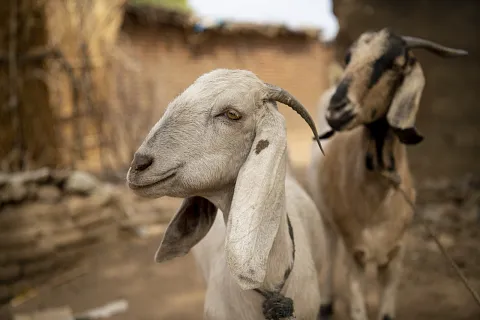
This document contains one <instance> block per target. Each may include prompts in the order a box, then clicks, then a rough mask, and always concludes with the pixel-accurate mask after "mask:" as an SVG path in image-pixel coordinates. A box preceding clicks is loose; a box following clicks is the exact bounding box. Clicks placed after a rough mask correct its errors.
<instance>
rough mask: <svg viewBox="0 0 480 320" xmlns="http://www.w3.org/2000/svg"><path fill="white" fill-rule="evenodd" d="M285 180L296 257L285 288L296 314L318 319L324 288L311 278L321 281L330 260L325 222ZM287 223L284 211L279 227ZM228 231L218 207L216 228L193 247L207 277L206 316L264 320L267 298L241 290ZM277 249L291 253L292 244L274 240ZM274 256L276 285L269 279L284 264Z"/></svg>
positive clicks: (278, 274)
mask: <svg viewBox="0 0 480 320" xmlns="http://www.w3.org/2000/svg"><path fill="white" fill-rule="evenodd" d="M285 184H286V185H285V189H286V211H287V213H288V217H289V219H290V221H291V224H292V228H293V230H294V239H295V261H294V265H293V269H292V272H291V274H290V276H289V278H288V280H287V282H286V284H285V287H284V289H283V291H282V294H284V295H285V296H286V297H290V298H292V299H293V301H294V308H295V315H296V317H297V319H305V320H309V319H311V320H314V319H316V317H317V314H318V310H319V307H320V304H321V301H320V291H321V290H320V289H319V286H318V285H314V286H312V283H318V278H317V271H318V270H320V264H321V263H323V264H325V263H327V261H325V260H326V259H327V258H326V256H325V255H326V248H325V245H326V241H325V239H324V230H323V223H322V220H321V216H320V214H312V213H315V212H317V213H318V211H317V209H316V207H315V204H314V202H313V201H312V200H311V198H310V197H309V196H308V195H307V194H306V193H305V191H304V190H303V189H302V188H301V187H300V186H299V184H298V182H297V181H295V180H294V178H292V177H291V176H290V174H287V178H286V182H285ZM286 228H287V222H286V217H284V219H282V225H281V226H280V229H279V233H280V230H286ZM225 231H226V227H225V220H224V217H223V214H222V213H221V211H219V212H218V213H217V217H216V220H215V222H214V224H213V226H212V229H211V230H210V231H209V233H208V234H207V236H206V237H205V238H204V239H203V240H202V241H201V242H200V243H198V245H196V246H195V247H194V248H193V249H192V251H193V254H194V256H195V258H196V261H197V264H198V266H199V267H200V269H201V271H202V274H203V276H204V279H205V281H206V283H207V292H206V297H205V314H204V318H205V319H209V320H223V319H238V320H263V319H264V317H263V314H262V303H263V301H264V298H263V297H262V296H261V295H260V294H259V293H257V292H255V291H253V290H242V289H241V288H240V287H239V286H238V284H237V283H236V282H235V280H234V279H233V277H232V276H231V275H230V272H229V269H228V266H227V262H226V257H225V250H224V242H225ZM273 250H286V251H287V252H285V254H288V255H290V254H291V248H288V250H287V248H283V249H282V248H275V246H274V248H272V251H273ZM270 260H272V259H269V267H268V271H267V278H266V280H265V282H266V283H265V286H266V287H269V286H275V285H278V282H277V283H275V282H273V281H271V280H270V279H278V278H281V277H283V274H284V273H285V266H284V265H282V264H280V263H277V262H276V261H270ZM267 282H271V283H267Z"/></svg>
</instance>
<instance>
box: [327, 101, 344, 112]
mask: <svg viewBox="0 0 480 320" xmlns="http://www.w3.org/2000/svg"><path fill="white" fill-rule="evenodd" d="M347 104H348V100H347V99H344V100H342V101H339V102H337V103H335V104H330V110H332V111H335V112H337V111H342V110H343V109H344V108H345V107H346V106H347Z"/></svg>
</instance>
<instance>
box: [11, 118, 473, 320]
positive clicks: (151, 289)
mask: <svg viewBox="0 0 480 320" xmlns="http://www.w3.org/2000/svg"><path fill="white" fill-rule="evenodd" d="M300 136H302V137H305V136H310V133H309V132H308V128H307V127H305V128H303V127H302V129H301V130H296V131H294V132H293V134H291V133H289V146H290V155H291V157H292V159H293V162H294V163H295V165H297V166H299V167H304V165H305V164H306V160H308V155H307V154H308V153H309V148H310V145H309V144H310V142H305V143H298V144H297V143H295V142H296V141H295V140H297V139H296V138H297V137H300ZM292 140H294V141H292ZM297 141H305V139H298V140H297ZM302 172H303V171H302V170H300V171H299V173H298V176H299V177H300V180H301V181H302ZM465 181H466V182H465ZM432 190H433V191H432ZM125 192H128V191H125ZM419 193H420V199H421V201H420V202H419V213H420V216H422V217H425V218H427V219H428V220H429V221H431V222H432V223H433V226H434V227H435V230H437V232H438V233H439V236H440V238H441V241H442V243H444V245H445V246H446V247H447V248H448V251H449V252H450V253H451V255H452V256H453V258H454V259H455V261H456V262H457V263H458V264H459V265H460V267H461V268H462V270H463V271H464V272H465V274H466V276H467V277H468V278H469V280H470V281H471V283H472V285H473V287H474V288H475V289H476V290H477V291H480V219H479V212H480V201H479V199H480V196H479V195H480V183H479V181H478V179H477V181H476V182H475V183H473V182H472V181H471V179H470V180H468V179H467V180H462V181H460V184H457V185H454V186H453V187H452V183H451V182H449V181H443V182H442V181H436V182H435V181H434V182H431V183H430V185H429V186H428V185H427V186H426V187H425V190H422V189H420V190H419ZM165 201H170V202H172V201H173V202H174V203H173V204H174V206H173V207H176V206H175V201H177V203H178V204H179V203H180V202H179V201H178V200H172V199H166V200H165ZM169 206H170V208H171V207H172V206H171V203H169ZM172 213H173V212H172ZM408 237H409V250H408V253H407V257H406V259H405V272H404V276H403V278H402V281H401V284H400V289H399V295H398V309H397V310H398V317H397V319H416V320H423V319H425V320H427V319H438V320H447V319H448V320H450V319H457V320H467V319H468V320H474V319H480V307H479V306H477V305H476V304H475V302H474V300H473V299H472V297H471V296H470V294H469V292H468V291H467V290H466V288H465V287H464V286H463V284H462V283H461V281H460V280H459V279H458V278H457V276H456V275H455V273H454V272H453V270H452V269H451V267H450V266H449V265H448V264H447V262H446V260H445V259H444V257H443V256H442V255H441V253H440V252H439V250H438V249H437V248H436V246H435V244H434V243H433V241H432V240H431V239H429V238H428V237H427V236H426V233H425V232H424V230H423V228H422V226H421V225H419V224H418V222H416V223H415V225H414V226H413V227H412V228H411V230H410V232H409V236H408ZM160 240H161V235H156V236H153V237H149V238H144V239H138V238H137V239H129V240H119V241H117V242H115V243H110V244H108V245H105V246H103V247H100V248H97V249H96V250H95V253H94V254H91V255H89V257H88V258H87V262H88V264H89V271H88V273H87V274H86V275H85V276H82V277H80V278H77V279H76V280H74V281H73V282H70V283H68V284H65V285H63V286H60V287H57V288H55V289H53V290H51V291H50V292H47V293H42V294H40V295H39V296H37V297H36V298H33V299H32V300H30V301H28V302H26V303H24V304H23V305H21V306H20V307H17V308H16V309H15V311H33V310H38V309H43V308H47V307H55V306H63V305H69V306H70V307H71V308H72V309H73V310H74V312H76V313H78V312H82V311H84V310H88V309H91V308H95V307H99V306H102V305H104V304H106V303H109V302H111V301H113V300H115V299H119V298H124V299H126V300H127V301H128V303H129V307H128V310H127V311H126V312H125V313H122V314H117V315H115V316H113V317H111V318H110V319H111V320H154V319H155V320H160V319H168V320H175V319H178V320H180V319H182V320H193V319H202V309H203V299H204V288H205V287H204V283H203V280H202V279H201V278H200V274H199V273H198V272H197V269H196V267H195V262H194V260H193V257H192V256H191V255H190V254H189V255H187V256H185V257H182V258H177V259H174V260H173V261H169V262H166V263H164V264H156V263H154V261H153V256H154V253H155V251H156V249H157V246H158V244H159V243H160ZM338 270H342V266H341V264H340V265H339V268H338ZM343 276H344V275H343V274H342V272H339V273H338V276H337V279H336V280H337V281H336V282H337V287H338V292H339V299H337V301H338V303H337V306H336V309H337V311H338V312H337V317H336V319H345V318H344V317H343V316H342V314H344V311H345V299H343V298H342V297H344V296H345V290H344V289H345V283H344V281H343V279H342V278H343Z"/></svg>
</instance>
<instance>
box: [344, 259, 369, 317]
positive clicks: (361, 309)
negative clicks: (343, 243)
mask: <svg viewBox="0 0 480 320" xmlns="http://www.w3.org/2000/svg"><path fill="white" fill-rule="evenodd" d="M355 268H356V267H355V266H354V265H353V263H352V262H351V263H350V270H349V277H348V278H349V286H350V288H349V289H350V318H351V319H352V320H368V315H367V308H366V304H365V297H364V296H363V291H362V288H361V282H360V277H359V272H358V270H356V269H355Z"/></svg>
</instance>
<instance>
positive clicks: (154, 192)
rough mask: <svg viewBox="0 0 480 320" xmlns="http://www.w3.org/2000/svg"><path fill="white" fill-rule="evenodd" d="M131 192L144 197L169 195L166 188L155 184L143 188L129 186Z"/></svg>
mask: <svg viewBox="0 0 480 320" xmlns="http://www.w3.org/2000/svg"><path fill="white" fill-rule="evenodd" d="M131 190H132V191H133V193H135V194H136V195H137V196H140V197H144V198H161V197H165V196H169V194H168V192H167V190H166V189H165V188H163V187H160V188H159V187H157V186H150V187H144V188H135V189H133V188H131Z"/></svg>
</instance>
